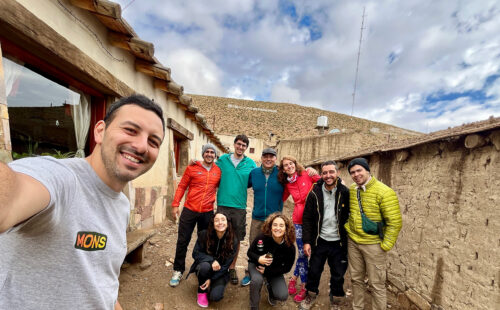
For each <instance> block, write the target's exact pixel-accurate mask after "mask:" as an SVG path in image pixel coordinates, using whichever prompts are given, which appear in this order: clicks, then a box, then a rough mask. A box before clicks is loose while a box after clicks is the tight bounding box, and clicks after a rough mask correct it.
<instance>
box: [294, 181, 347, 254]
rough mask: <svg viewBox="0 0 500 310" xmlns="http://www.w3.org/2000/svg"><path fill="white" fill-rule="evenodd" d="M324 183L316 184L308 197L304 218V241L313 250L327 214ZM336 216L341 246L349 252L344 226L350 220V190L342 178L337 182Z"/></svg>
mask: <svg viewBox="0 0 500 310" xmlns="http://www.w3.org/2000/svg"><path fill="white" fill-rule="evenodd" d="M323 183H324V182H323V180H319V181H318V182H316V183H314V185H313V188H312V189H311V191H310V192H309V195H307V200H306V206H305V208H304V215H303V217H302V240H303V242H304V243H308V244H310V245H311V247H313V248H314V247H315V246H316V245H317V242H318V237H319V233H320V231H321V226H322V225H323V215H324V213H325V209H324V204H323ZM335 215H336V216H337V228H338V231H339V234H340V246H341V247H342V249H344V250H345V251H347V232H346V230H345V228H344V224H345V223H346V222H347V220H348V218H349V189H348V188H347V187H346V186H345V185H344V184H342V180H341V179H340V178H338V180H337V191H336V192H335Z"/></svg>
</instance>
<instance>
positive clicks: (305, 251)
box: [304, 243, 311, 257]
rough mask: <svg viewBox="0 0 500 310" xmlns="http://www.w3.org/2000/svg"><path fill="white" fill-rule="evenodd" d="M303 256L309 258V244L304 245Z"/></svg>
mask: <svg viewBox="0 0 500 310" xmlns="http://www.w3.org/2000/svg"><path fill="white" fill-rule="evenodd" d="M304 254H305V255H306V256H307V257H311V245H310V244H309V243H304Z"/></svg>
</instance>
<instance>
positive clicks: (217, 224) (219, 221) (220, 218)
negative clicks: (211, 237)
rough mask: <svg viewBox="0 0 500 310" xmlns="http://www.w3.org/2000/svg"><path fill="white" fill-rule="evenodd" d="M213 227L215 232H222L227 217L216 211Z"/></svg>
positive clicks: (225, 226) (224, 229) (225, 227)
mask: <svg viewBox="0 0 500 310" xmlns="http://www.w3.org/2000/svg"><path fill="white" fill-rule="evenodd" d="M214 228H215V231H216V232H220V233H224V232H225V231H226V229H227V217H226V216H225V215H224V214H221V213H218V214H216V215H215V217H214Z"/></svg>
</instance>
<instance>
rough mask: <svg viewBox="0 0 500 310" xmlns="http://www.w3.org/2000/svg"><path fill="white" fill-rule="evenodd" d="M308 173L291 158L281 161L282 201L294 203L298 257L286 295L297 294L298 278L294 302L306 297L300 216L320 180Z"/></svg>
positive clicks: (305, 275)
mask: <svg viewBox="0 0 500 310" xmlns="http://www.w3.org/2000/svg"><path fill="white" fill-rule="evenodd" d="M308 169H309V168H308ZM310 172H311V174H312V176H310V175H309V172H308V171H307V170H306V169H304V167H303V166H302V165H301V164H299V163H297V160H296V159H295V158H294V157H292V156H288V155H287V156H284V157H283V158H282V159H281V162H280V167H279V174H278V179H279V181H280V182H281V184H283V186H284V187H285V191H284V192H283V201H285V200H286V199H287V198H288V196H290V195H291V196H292V198H293V202H294V203H295V205H294V208H293V216H292V219H293V224H294V225H295V236H296V241H297V248H298V252H299V256H298V258H297V263H296V264H295V270H294V272H293V276H292V278H291V279H290V282H289V283H288V293H289V294H290V295H295V294H297V289H296V287H295V286H296V284H297V277H299V276H300V281H301V282H302V283H301V289H300V291H299V293H298V294H297V295H295V297H294V298H293V300H295V302H301V301H302V300H304V298H305V296H306V288H305V286H306V283H307V256H306V255H305V254H304V249H303V248H304V244H303V243H302V214H303V213H304V206H305V203H306V198H307V194H309V191H310V190H311V188H312V185H313V184H314V183H315V182H316V181H318V180H319V179H320V178H321V177H320V176H319V175H318V174H317V172H316V171H315V170H314V169H311V170H310Z"/></svg>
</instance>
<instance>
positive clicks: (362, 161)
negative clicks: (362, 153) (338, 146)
mask: <svg viewBox="0 0 500 310" xmlns="http://www.w3.org/2000/svg"><path fill="white" fill-rule="evenodd" d="M356 165H360V166H361V167H363V168H365V169H366V171H370V166H369V165H368V161H367V160H366V159H364V158H362V157H358V158H354V159H353V160H351V162H350V163H349V165H347V171H349V172H351V168H352V167H353V166H356Z"/></svg>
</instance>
